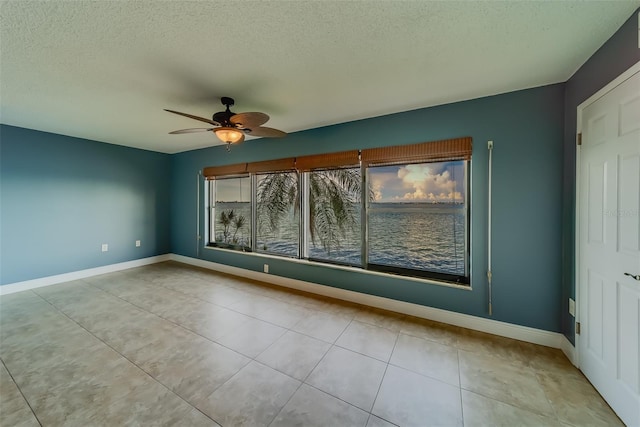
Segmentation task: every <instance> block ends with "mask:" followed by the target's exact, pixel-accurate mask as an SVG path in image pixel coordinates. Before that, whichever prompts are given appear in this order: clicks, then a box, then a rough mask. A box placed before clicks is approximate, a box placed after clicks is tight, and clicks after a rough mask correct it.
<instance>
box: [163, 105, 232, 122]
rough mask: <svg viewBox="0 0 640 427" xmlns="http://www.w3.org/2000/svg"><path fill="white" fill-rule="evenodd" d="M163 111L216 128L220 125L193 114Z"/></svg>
mask: <svg viewBox="0 0 640 427" xmlns="http://www.w3.org/2000/svg"><path fill="white" fill-rule="evenodd" d="M164 111H168V112H170V113H173V114H177V115H179V116H184V117H189V118H190V119H194V120H200V121H201V122H205V123H209V124H211V125H214V126H218V125H219V124H220V123H217V122H214V121H213V120H209V119H205V118H204V117H198V116H194V115H193V114H187V113H181V112H180V111H174V110H167V109H166V108H165V109H164Z"/></svg>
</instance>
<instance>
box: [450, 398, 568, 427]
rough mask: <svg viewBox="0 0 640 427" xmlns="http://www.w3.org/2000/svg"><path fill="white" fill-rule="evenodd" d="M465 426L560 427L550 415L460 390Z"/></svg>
mask: <svg viewBox="0 0 640 427" xmlns="http://www.w3.org/2000/svg"><path fill="white" fill-rule="evenodd" d="M462 410H463V413H464V425H465V427H484V426H495V427H515V426H521V427H540V426H548V427H561V426H562V424H560V422H559V421H558V420H556V419H554V418H553V417H552V416H550V417H545V416H543V415H540V414H536V413H533V412H530V411H526V410H524V409H522V408H518V407H516V406H512V405H508V404H506V403H502V402H499V401H497V400H493V399H489V398H488V397H484V396H481V395H479V394H476V393H473V392H470V391H467V390H462Z"/></svg>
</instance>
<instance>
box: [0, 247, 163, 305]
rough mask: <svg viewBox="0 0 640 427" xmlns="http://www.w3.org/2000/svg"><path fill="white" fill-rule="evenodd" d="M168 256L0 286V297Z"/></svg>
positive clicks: (139, 264)
mask: <svg viewBox="0 0 640 427" xmlns="http://www.w3.org/2000/svg"><path fill="white" fill-rule="evenodd" d="M170 259H171V255H170V254H164V255H158V256H152V257H148V258H141V259H136V260H133V261H126V262H121V263H118V264H110V265H105V266H102V267H96V268H89V269H86V270H79V271H72V272H70V273H64V274H57V275H55V276H47V277H41V278H38V279H33V280H25V281H24V282H16V283H10V284H8V285H2V286H0V295H8V294H13V293H15V292H21V291H26V290H29V289H36V288H41V287H43V286H49V285H55V284H57V283H64V282H70V281H72V280H78V279H85V278H87V277H91V276H97V275H100V274H105V273H113V272H114V271H120V270H127V269H129V268H134V267H142V266H143V265H149V264H155V263H157V262H163V261H169V260H170Z"/></svg>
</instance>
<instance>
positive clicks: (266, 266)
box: [264, 264, 269, 273]
mask: <svg viewBox="0 0 640 427" xmlns="http://www.w3.org/2000/svg"><path fill="white" fill-rule="evenodd" d="M264 272H265V273H268V272H269V264H265V265H264Z"/></svg>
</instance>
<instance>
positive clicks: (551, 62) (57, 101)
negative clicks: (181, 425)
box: [0, 1, 640, 153]
mask: <svg viewBox="0 0 640 427" xmlns="http://www.w3.org/2000/svg"><path fill="white" fill-rule="evenodd" d="M639 5H640V1H617V2H615V1H614V2H610V1H605V2H598V1H595V2H574V1H563V2H454V1H446V2H429V1H406V2H405V1H400V2H397V1H367V2H344V1H339V2H333V1H295V2H281V1H269V2H264V1H260V2H246V1H242V2H231V1H215V2H214V1H193V2H184V1H162V2H155V1H154V2H151V1H109V2H107V1H97V2H94V1H51V2H30V1H12V2H6V1H2V2H0V102H1V104H0V122H2V123H4V124H9V125H14V126H21V127H26V128H31V129H38V130H43V131H48V132H54V133H59V134H63V135H71V136H77V137H82V138H88V139H93V140H97V141H104V142H108V143H114V144H120V145H127V146H132V147H138V148H144V149H149V150H155V151H161V152H167V153H174V152H179V151H185V150H191V149H195V148H201V147H206V146H211V145H215V144H217V140H216V138H215V136H214V135H213V134H211V133H203V134H185V135H168V134H167V133H168V132H169V131H172V130H175V129H182V128H190V127H200V123H199V122H196V121H193V120H190V119H188V118H184V117H179V116H174V115H171V114H169V113H166V112H164V111H163V110H162V109H163V108H170V109H174V110H179V111H184V112H188V113H191V114H195V115H199V116H205V117H210V116H211V115H212V114H213V113H214V112H216V111H220V110H222V109H223V107H222V105H221V104H220V97H221V96H231V97H234V98H235V99H236V106H235V107H234V109H233V110H234V111H236V112H242V111H263V112H265V113H267V114H269V115H270V116H271V120H270V121H269V122H268V123H267V124H266V125H267V126H271V127H275V128H278V129H282V130H284V131H286V132H295V131H299V130H304V129H310V128H315V127H319V126H324V125H329V124H335V123H341V122H346V121H351V120H356V119H362V118H367V117H373V116H379V115H383V114H388V113H394V112H399V111H406V110H411V109H416V108H421V107H427V106H432V105H438V104H443V103H448V102H453V101H459V100H464V99H470V98H477V97H481V96H486V95H493V94H497V93H503V92H509V91H513V90H517V89H523V88H528V87H534V86H540V85H545V84H549V83H556V82H561V81H565V80H566V79H568V78H569V77H570V76H571V75H572V74H573V73H574V72H575V71H576V69H577V68H579V67H580V65H582V64H583V63H584V61H585V60H586V59H587V58H589V56H591V55H592V54H593V53H594V52H595V51H596V50H597V49H598V48H599V47H600V46H601V45H602V44H603V43H604V42H605V41H606V40H607V39H608V38H609V37H610V36H611V35H612V34H613V33H614V32H615V31H616V30H617V29H618V28H619V27H620V26H621V25H622V23H623V22H624V21H625V20H626V19H627V18H628V17H629V16H630V15H631V13H633V11H634V10H635V9H636V8H637V7H638V6H639ZM205 126H206V125H205Z"/></svg>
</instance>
